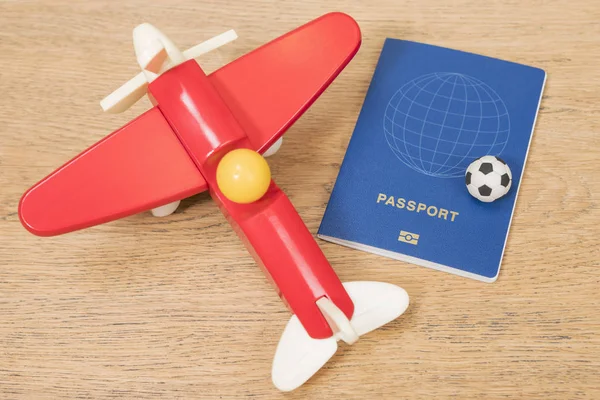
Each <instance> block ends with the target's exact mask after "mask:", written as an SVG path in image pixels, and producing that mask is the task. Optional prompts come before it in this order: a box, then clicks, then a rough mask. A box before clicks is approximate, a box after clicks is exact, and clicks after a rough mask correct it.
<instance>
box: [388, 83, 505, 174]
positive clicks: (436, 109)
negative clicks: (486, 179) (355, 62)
mask: <svg viewBox="0 0 600 400" xmlns="http://www.w3.org/2000/svg"><path fill="white" fill-rule="evenodd" d="M383 129H384V132H385V138H386V140H387V143H388V144H389V146H390V148H391V150H392V151H393V152H394V154H395V155H396V157H398V159H399V160H400V161H402V162H403V163H404V164H406V166H408V167H409V168H412V169H413V170H415V171H417V172H420V173H423V174H425V175H429V176H434V177H439V178H458V177H460V178H464V175H465V170H466V168H467V166H468V165H469V164H470V163H471V162H472V161H474V160H476V159H478V158H479V157H481V156H484V155H500V154H501V153H502V151H503V150H504V147H505V146H506V143H507V142H508V137H509V134H510V116H509V114H508V110H507V108H506V106H505V104H504V102H503V101H502V99H501V98H500V96H498V94H497V93H496V92H495V91H494V90H493V89H492V88H491V87H489V86H488V85H487V84H485V83H483V82H482V81H480V80H478V79H476V78H473V77H471V76H468V75H465V74H459V73H452V72H436V73H432V74H427V75H423V76H421V77H418V78H416V79H413V80H412V81H410V82H408V83H406V84H405V85H404V86H402V87H401V88H400V89H399V90H398V91H396V93H394V95H393V96H392V98H391V99H390V101H389V103H388V104H387V107H386V109H385V115H384V120H383Z"/></svg>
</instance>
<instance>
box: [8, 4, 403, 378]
mask: <svg viewBox="0 0 600 400" xmlns="http://www.w3.org/2000/svg"><path fill="white" fill-rule="evenodd" d="M147 29H150V28H147ZM146 33H147V32H146ZM157 35H158V34H157ZM135 37H136V36H135V34H134V39H135ZM161 37H162V36H161ZM161 37H153V36H152V30H151V29H150V34H149V36H148V34H146V36H144V37H143V38H142V39H139V38H138V43H136V52H137V55H138V61H139V62H140V65H141V66H142V68H143V73H144V74H145V75H144V76H142V77H141V78H139V82H141V83H140V85H139V87H140V88H142V89H139V88H138V89H135V88H134V89H127V88H126V89H123V90H128V92H127V94H126V95H123V96H121V97H119V98H118V99H117V100H116V101H114V102H113V104H112V105H113V106H114V107H116V108H123V107H121V106H122V105H123V104H126V105H130V103H132V102H135V101H136V100H137V98H139V97H140V96H141V95H143V93H145V92H146V91H147V94H148V96H149V97H150V99H151V101H152V103H153V105H154V107H153V108H152V109H150V110H149V111H147V112H146V113H144V114H142V115H141V116H139V117H138V118H136V119H134V120H133V121H132V122H130V123H129V124H127V125H125V126H124V127H123V128H121V129H119V130H117V131H116V132H114V133H113V134H112V135H110V136H109V137H107V138H106V139H104V140H103V141H101V142H99V143H98V144H96V145H95V146H93V147H91V148H90V149H88V150H86V151H85V152H84V153H82V154H80V155H79V156H77V157H76V158H75V159H73V160H71V161H70V162H69V163H67V164H66V165H65V166H63V167H61V168H59V169H58V170H57V171H55V172H54V173H53V174H51V175H50V176H48V177H47V178H45V179H44V180H42V181H41V182H40V183H38V184H37V185H35V186H34V187H33V188H31V189H30V190H29V191H28V192H27V193H26V194H25V195H24V196H23V198H22V200H21V203H20V207H19V215H20V218H21V221H22V223H23V225H24V226H25V227H26V228H27V229H28V230H30V231H31V232H32V233H34V234H37V235H41V236H49V235H56V234H62V233H66V232H69V231H73V230H76V229H82V228H85V227H89V226H92V225H96V224H99V223H103V222H108V221H111V220H114V219H117V218H121V217H124V216H127V215H131V214H133V213H137V212H140V211H145V210H149V209H156V208H157V207H160V206H164V205H165V204H167V203H171V202H174V201H178V200H180V199H182V198H185V197H188V196H190V195H193V194H195V193H198V192H201V191H203V190H208V191H209V193H210V195H211V197H212V199H213V200H214V201H215V203H216V204H217V205H218V206H219V208H220V210H221V211H222V212H223V214H224V215H225V217H226V218H227V220H228V221H229V222H230V223H231V225H232V227H233V228H234V230H235V231H236V232H237V234H238V235H239V236H240V237H241V239H242V240H243V241H244V243H245V244H246V246H247V248H248V250H249V252H250V253H251V254H252V255H253V257H254V259H255V260H256V262H257V263H258V264H259V265H260V266H261V267H262V268H263V269H264V271H265V273H266V275H267V276H268V277H269V278H270V280H271V281H272V283H273V285H274V286H275V287H276V288H277V291H278V294H279V295H280V297H281V299H282V300H283V301H284V303H285V304H286V305H287V306H288V308H289V309H290V311H291V312H292V313H293V314H294V316H295V318H297V321H295V320H294V319H293V320H292V321H290V323H289V324H288V327H287V328H286V332H287V333H285V332H284V336H283V337H282V339H281V341H280V345H279V347H278V350H277V354H276V358H275V362H274V365H273V380H274V382H275V384H276V386H277V387H279V388H280V389H282V390H291V389H294V388H295V387H298V386H299V385H301V384H302V383H303V382H304V381H306V380H307V379H308V378H310V376H311V375H312V374H314V373H315V372H316V370H318V369H319V368H320V367H321V365H323V364H324V363H325V362H326V361H327V359H328V358H329V357H331V355H332V354H333V352H335V348H337V344H336V342H337V340H338V339H342V340H344V341H346V342H348V343H352V342H354V341H355V340H356V339H357V338H358V336H359V335H361V334H364V333H366V332H368V331H370V330H372V329H374V328H376V327H377V326H380V325H382V324H384V323H386V322H389V321H390V320H391V319H394V318H395V317H397V316H398V315H399V314H401V313H402V312H403V311H404V310H405V309H406V306H407V305H408V297H407V296H406V293H405V292H404V291H403V290H402V289H400V288H398V287H396V286H393V285H389V284H379V283H375V282H355V283H350V284H342V283H341V281H340V279H339V278H338V276H337V275H336V273H335V272H334V270H333V268H332V267H331V265H330V264H329V262H328V261H327V259H326V258H325V256H324V254H323V252H322V251H321V249H320V248H319V246H318V244H317V243H316V241H315V239H314V238H313V236H312V234H311V233H310V231H309V230H308V229H307V227H306V226H305V224H304V223H303V221H302V220H301V218H300V216H299V215H298V213H297V212H296V210H295V209H294V206H293V205H292V203H291V202H290V200H289V199H288V198H287V196H286V195H285V194H284V193H283V192H282V191H281V189H280V188H279V187H278V186H277V185H276V184H275V182H273V181H272V180H270V183H269V184H268V187H266V191H265V192H264V194H262V196H260V198H258V199H257V200H255V201H252V202H247V203H241V202H237V201H233V200H231V196H229V197H228V196H226V195H225V194H224V192H223V190H222V187H221V186H222V185H220V184H219V182H218V177H217V172H218V169H219V165H220V163H221V162H222V160H223V158H224V157H225V156H226V155H228V154H231V153H232V152H235V151H236V150H239V149H247V150H249V151H252V152H256V153H259V154H262V153H264V152H265V151H267V150H268V149H269V148H270V147H271V146H273V145H274V144H275V143H276V142H277V140H278V139H279V138H280V136H281V135H282V134H283V133H284V131H285V130H286V129H287V128H288V127H289V126H290V125H291V124H292V123H293V122H294V121H295V120H296V119H297V118H298V117H299V116H300V115H301V114H302V113H303V112H304V111H305V110H306V109H307V108H308V107H309V106H310V104H311V103H312V102H313V101H314V100H315V99H316V98H317V97H318V96H319V95H320V93H321V92H322V91H323V90H324V89H325V88H326V87H327V86H328V85H329V83H330V82H331V81H332V80H333V79H334V78H335V77H336V76H337V74H339V72H340V71H341V70H342V69H343V67H344V66H345V65H346V64H347V63H348V62H349V61H350V59H351V58H352V57H353V56H354V54H355V53H356V51H357V50H358V47H359V45H360V31H359V29H358V26H357V25H356V23H355V22H354V20H352V19H351V18H350V17H348V16H346V15H344V14H340V13H333V14H327V15H325V16H323V17H321V18H319V19H317V20H315V21H312V22H311V23H309V24H307V25H304V26H303V27H300V28H298V29H297V30H295V31H293V32H290V33H288V34H287V35H284V36H282V37H281V38H279V39H277V40H275V41H274V42H271V43H269V44H267V45H265V46H263V47H261V48H259V49H257V50H256V51H255V52H252V53H249V54H247V55H246V56H244V57H242V58H240V59H238V60H236V61H234V62H233V63H231V64H230V65H231V67H230V66H229V65H228V66H226V67H224V68H222V69H221V70H218V71H216V72H215V73H213V74H211V75H207V74H205V73H204V71H203V70H202V68H201V67H200V66H199V65H198V63H197V62H196V61H195V60H193V59H190V60H187V61H186V60H185V57H183V58H181V57H180V59H179V60H174V59H173V58H174V57H173V52H172V51H171V50H170V48H169V46H170V42H167V41H166V39H165V40H164V41H163V42H161ZM165 43H166V44H165ZM165 49H166V52H165V51H164V50H165ZM169 62H170V63H171V65H170V66H169V68H165V65H166V64H165V63H169ZM157 72H158V73H157ZM136 78H138V77H136ZM144 79H146V81H144ZM132 81H133V80H132ZM124 86H126V85H124ZM140 93H142V94H141V95H140ZM128 96H129V97H128ZM132 96H133V97H132ZM123 102H124V103H123ZM125 108H126V107H125ZM119 111H120V110H119ZM269 176H270V175H269ZM90 181H93V183H91V184H90V183H89V182H90ZM353 284H355V286H354V287H353V286H352V285H353ZM397 289H399V290H397ZM386 293H388V295H387V297H385V296H386ZM378 296H379V297H381V296H384V298H379V297H378ZM367 297H369V298H368V299H367ZM375 297H377V298H379V300H373V298H375ZM363 298H364V299H365V300H364V307H362V309H361V312H360V313H358V310H357V305H358V303H361V304H362V303H363ZM382 299H383V300H382ZM353 300H354V301H353ZM355 303H357V304H355ZM390 304H391V305H390ZM373 308H378V310H380V311H377V312H376V313H373V312H372V310H371V309H373ZM381 310H383V311H381ZM370 313H371V314H370ZM359 314H360V315H359ZM361 318H362V319H361ZM302 332H305V333H304V334H303V333H302ZM306 334H308V336H307V337H304V336H303V335H306ZM324 339H327V340H325V341H322V340H324ZM334 345H335V347H334ZM319 346H320V347H319ZM323 346H324V347H323ZM305 353H306V354H309V353H310V354H309V356H308V357H307V356H306V354H305ZM330 353H331V354H330ZM302 360H304V361H302ZM307 360H308V361H307ZM303 362H304V363H305V364H306V365H304V366H302V365H300V364H302V363H303ZM291 370H293V372H290V371H291Z"/></svg>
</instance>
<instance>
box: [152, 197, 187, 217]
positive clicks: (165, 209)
mask: <svg viewBox="0 0 600 400" xmlns="http://www.w3.org/2000/svg"><path fill="white" fill-rule="evenodd" d="M179 203H181V200H177V201H174V202H172V203H169V204H165V205H164V206H160V207H156V208H153V209H152V215H154V216H155V217H166V216H167V215H171V214H173V213H174V212H175V210H177V207H179Z"/></svg>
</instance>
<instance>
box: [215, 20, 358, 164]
mask: <svg viewBox="0 0 600 400" xmlns="http://www.w3.org/2000/svg"><path fill="white" fill-rule="evenodd" d="M360 42H361V35H360V29H359V28H358V25H357V24H356V22H355V21H354V20H353V19H352V18H351V17H349V16H347V15H345V14H342V13H331V14H326V15H324V16H322V17H320V18H318V19H316V20H314V21H312V22H309V23H308V24H306V25H303V26H301V27H300V28H298V29H295V30H293V31H291V32H289V33H288V34H286V35H283V36H281V37H279V38H277V39H275V40H274V41H272V42H270V43H268V44H266V45H264V46H262V47H259V48H258V49H256V50H254V51H252V52H250V53H248V54H246V55H245V56H243V57H241V58H239V59H237V60H235V61H233V62H232V63H230V64H227V65H226V66H224V67H223V68H221V69H219V70H217V71H215V72H214V73H212V74H211V75H210V79H211V82H212V84H213V85H214V86H215V88H216V89H217V90H218V91H219V94H220V95H221V97H222V98H223V100H225V102H226V103H227V105H228V106H229V108H230V110H231V111H232V112H233V114H234V115H235V117H236V119H237V120H238V122H239V123H240V124H241V126H242V128H244V130H245V131H246V134H247V135H248V138H249V139H250V141H251V143H252V145H253V146H254V148H255V149H256V150H257V151H259V152H260V153H263V152H264V151H266V150H267V149H268V148H269V147H270V146H271V145H272V144H273V143H274V142H275V141H276V140H277V139H278V138H279V137H280V136H281V135H282V134H283V133H284V132H285V130H286V129H287V128H289V127H290V125H292V124H293V123H294V122H295V121H296V120H297V119H298V118H299V117H300V115H302V113H304V111H306V109H307V108H308V107H310V105H311V104H312V103H313V102H314V101H315V100H316V98H317V97H319V95H320V94H321V93H322V92H323V91H324V90H325V89H326V88H327V86H329V84H330V83H331V82H332V81H333V80H334V79H335V77H336V76H337V75H338V74H339V73H340V72H341V70H342V69H343V68H344V67H345V66H346V64H348V62H350V60H351V59H352V57H354V55H355V54H356V52H357V51H358V48H359V46H360Z"/></svg>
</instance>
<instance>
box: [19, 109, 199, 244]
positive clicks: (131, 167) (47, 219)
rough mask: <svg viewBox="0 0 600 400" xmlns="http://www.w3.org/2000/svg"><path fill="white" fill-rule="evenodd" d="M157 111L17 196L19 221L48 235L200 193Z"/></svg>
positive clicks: (190, 168)
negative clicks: (19, 197)
mask: <svg viewBox="0 0 600 400" xmlns="http://www.w3.org/2000/svg"><path fill="white" fill-rule="evenodd" d="M206 187H207V186H206V182H205V181H204V178H203V177H202V175H201V174H200V172H199V171H198V169H197V168H196V166H195V165H194V163H193V162H192V160H191V159H190V158H189V156H188V155H187V153H186V151H185V149H184V148H183V146H182V145H181V143H180V142H179V139H178V138H177V136H176V135H175V133H173V131H172V130H171V127H170V126H169V124H168V123H167V121H166V120H165V118H164V117H163V115H162V113H161V112H160V110H158V109H157V108H152V109H151V110H149V111H147V112H145V113H144V114H142V115H140V116H139V117H138V118H136V119H134V120H133V121H131V122H130V123H129V124H127V125H125V126H124V127H122V128H121V129H119V130H117V131H115V132H113V133H112V134H111V135H109V136H107V137H106V138H104V139H103V140H101V141H99V142H98V143H96V144H95V145H93V146H92V147H90V148H89V149H87V150H86V151H84V152H83V153H81V154H80V155H78V156H77V157H75V158H74V159H73V160H71V161H69V162H68V163H67V164H65V165H64V166H62V167H61V168H59V169H58V170H56V171H54V172H53V173H52V174H51V175H49V176H48V177H46V178H45V179H44V180H42V181H41V182H39V183H38V184H37V185H35V186H34V187H32V188H31V189H29V190H28V191H27V193H25V194H24V195H23V198H22V199H21V203H20V204H19V217H20V218H21V222H22V223H23V225H24V226H25V227H26V228H27V229H28V230H29V231H30V232H32V233H34V234H36V235H39V236H52V235H59V234H62V233H67V232H70V231H74V230H77V229H82V228H87V227H90V226H93V225H97V224H101V223H104V222H108V221H112V220H115V219H118V218H122V217H125V216H128V215H132V214H136V213H138V212H141V211H146V210H149V209H151V208H154V207H158V206H161V205H164V204H167V203H170V202H172V201H175V200H180V199H182V198H185V197H188V196H191V195H194V194H196V193H199V192H202V191H204V190H205V189H206Z"/></svg>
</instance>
